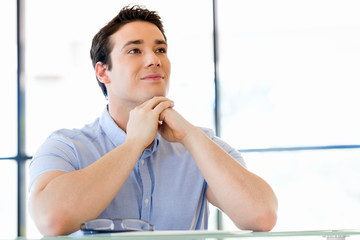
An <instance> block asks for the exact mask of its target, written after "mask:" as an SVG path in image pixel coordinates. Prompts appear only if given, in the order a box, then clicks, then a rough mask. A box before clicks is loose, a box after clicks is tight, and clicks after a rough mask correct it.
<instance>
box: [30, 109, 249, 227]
mask: <svg viewBox="0 0 360 240" xmlns="http://www.w3.org/2000/svg"><path fill="white" fill-rule="evenodd" d="M200 129H201V130H202V131H203V132H204V133H205V134H206V135H207V136H209V138H211V139H212V140H213V141H214V142H215V143H217V144H218V145H219V146H221V147H222V148H223V149H224V150H225V151H226V152H228V153H229V154H230V155H231V156H232V157H234V158H235V159H236V160H237V161H238V162H240V163H241V164H242V165H243V166H245V163H244V161H243V159H242V157H241V155H240V153H239V152H238V151H237V150H236V149H234V148H232V147H230V146H229V145H228V144H226V143H225V142H223V141H222V140H220V139H219V138H217V137H215V136H214V133H213V131H212V130H209V129H205V128H200ZM125 138H126V133H125V132H124V131H122V130H121V128H119V127H118V126H117V125H116V124H115V122H114V121H113V119H112V118H111V117H110V115H109V113H108V111H107V108H105V110H104V112H103V114H102V116H101V117H100V118H98V119H96V120H95V121H94V122H93V123H91V124H89V125H86V126H84V127H83V128H82V129H73V130H68V129H62V130H59V131H56V132H54V133H53V134H52V135H50V136H49V137H48V139H47V140H46V141H45V142H44V143H43V144H42V145H41V146H40V148H39V149H38V151H37V153H36V154H35V155H34V157H33V159H32V161H31V164H30V187H31V184H32V183H33V182H34V180H35V179H36V178H37V177H38V176H39V175H41V174H43V173H45V172H48V171H55V170H58V171H65V172H71V171H75V170H79V169H82V168H85V167H87V166H89V165H90V164H92V163H94V162H95V161H96V160H98V159H99V158H101V157H102V156H103V155H104V154H106V153H107V152H109V151H111V150H112V149H114V148H116V147H117V146H119V145H121V144H122V143H123V142H124V141H125ZM206 188H207V183H206V181H205V179H204V177H203V176H202V174H201V172H200V171H199V169H198V167H197V166H196V164H195V161H194V159H193V158H192V156H191V154H190V153H189V152H188V151H187V150H186V149H185V148H184V147H183V145H181V144H180V143H170V142H168V141H166V140H165V139H164V138H162V137H161V135H160V134H157V135H156V138H155V141H154V144H153V145H152V147H151V148H150V149H146V150H145V151H144V152H143V153H142V155H141V156H140V158H139V159H138V161H137V164H136V166H135V168H134V169H133V171H132V172H131V174H130V176H129V177H128V179H127V180H126V182H125V183H124V185H123V186H122V188H121V189H120V191H119V192H118V193H117V195H116V196H115V198H114V199H113V201H112V202H111V203H110V204H109V206H108V207H107V208H106V209H105V210H104V211H103V212H102V213H101V214H100V216H98V218H137V219H142V220H145V221H148V222H150V223H152V224H153V225H154V227H155V230H199V229H207V225H208V222H207V221H208V215H209V210H208V201H207V199H206V194H205V193H206ZM89 201H91V199H89Z"/></svg>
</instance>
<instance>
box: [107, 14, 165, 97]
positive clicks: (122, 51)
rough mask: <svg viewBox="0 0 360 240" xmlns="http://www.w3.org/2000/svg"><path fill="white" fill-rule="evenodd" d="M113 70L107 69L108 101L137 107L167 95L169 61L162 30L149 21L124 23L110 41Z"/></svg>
mask: <svg viewBox="0 0 360 240" xmlns="http://www.w3.org/2000/svg"><path fill="white" fill-rule="evenodd" d="M110 41H111V43H112V44H113V50H112V51H111V53H110V58H111V63H112V68H111V70H106V74H107V76H108V78H109V80H110V82H109V83H108V84H107V91H108V96H109V101H110V100H111V98H113V100H115V101H122V103H124V101H126V103H130V104H140V103H142V102H145V101H146V100H148V99H150V98H152V97H154V96H166V94H167V90H168V88H169V78H170V61H169V59H168V57H167V44H166V41H165V38H164V36H163V34H162V33H161V31H160V30H159V29H158V28H157V27H156V25H154V24H152V23H149V22H142V21H136V22H132V23H128V24H125V25H124V26H122V27H121V28H120V29H119V30H118V31H117V32H115V33H114V34H113V35H112V36H111V38H110Z"/></svg>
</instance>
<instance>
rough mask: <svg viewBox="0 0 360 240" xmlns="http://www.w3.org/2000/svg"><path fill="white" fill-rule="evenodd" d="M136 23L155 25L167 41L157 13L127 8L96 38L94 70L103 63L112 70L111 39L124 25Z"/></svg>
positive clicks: (101, 85) (144, 9)
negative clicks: (143, 22)
mask: <svg viewBox="0 0 360 240" xmlns="http://www.w3.org/2000/svg"><path fill="white" fill-rule="evenodd" d="M135 21H145V22H150V23H152V24H155V25H156V26H157V27H158V28H159V30H160V31H161V33H162V34H163V35H164V38H165V40H166V36H165V32H164V27H163V25H162V21H161V18H160V16H159V15H158V14H157V12H155V11H150V10H148V9H146V8H144V7H142V6H139V5H134V6H132V7H130V6H126V7H124V8H123V9H121V10H120V12H119V13H118V15H116V16H115V17H114V18H113V19H112V20H111V21H110V22H109V23H108V24H106V25H105V26H104V27H103V28H101V29H100V31H99V32H98V33H97V34H96V35H95V36H94V38H93V40H92V45H91V49H90V57H91V61H92V65H93V67H94V68H95V66H96V63H97V62H102V63H103V64H106V65H107V67H108V69H109V70H111V59H110V53H111V51H112V49H113V46H112V44H111V41H110V37H111V35H112V34H114V33H115V32H117V31H118V30H119V28H120V27H122V26H123V25H125V24H127V23H131V22H135ZM96 80H97V82H98V84H99V86H100V88H101V90H102V92H103V94H104V96H105V97H107V91H106V87H105V84H104V83H102V82H100V81H99V79H98V78H97V77H96Z"/></svg>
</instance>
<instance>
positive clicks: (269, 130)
mask: <svg viewBox="0 0 360 240" xmlns="http://www.w3.org/2000/svg"><path fill="white" fill-rule="evenodd" d="M359 7H360V4H359V2H357V1H350V0H347V1H324V0H316V1H282V0H277V1H262V0H258V1H219V2H218V15H219V16H218V23H219V25H218V29H219V59H220V61H219V81H220V89H221V92H220V97H221V100H220V109H221V134H222V137H223V138H224V139H225V140H227V141H228V142H230V143H231V144H232V145H233V146H237V147H238V148H239V149H243V150H254V149H259V151H258V153H256V151H254V152H253V151H252V152H248V151H244V153H243V155H244V158H245V160H246V162H247V163H248V165H249V169H250V170H252V171H254V172H255V173H259V174H260V176H263V177H264V178H265V179H266V180H268V181H271V182H272V187H273V188H274V190H275V192H276V193H277V194H278V197H279V204H280V205H279V222H278V224H277V226H276V229H278V230H290V229H291V230H295V229H298V230H304V229H324V228H340V229H341V228H344V227H345V228H346V227H347V228H349V227H350V226H354V225H355V223H356V220H355V219H354V218H353V217H352V215H354V213H351V212H352V211H353V210H355V209H359V207H360V205H359V203H358V202H359V201H358V199H357V196H356V194H355V192H356V189H355V188H351V187H350V186H348V184H349V179H353V180H354V179H357V175H358V174H357V173H355V172H354V171H352V170H351V169H353V168H357V167H360V161H359V157H358V154H359V152H358V150H351V149H348V150H346V149H343V150H318V151H309V152H308V151H304V152H303V151H291V152H278V151H275V150H276V149H274V148H286V147H304V146H305V147H304V148H305V149H310V147H314V146H334V145H340V146H342V145H348V144H350V145H352V144H354V145H356V144H359V143H360V138H359V136H360V128H359V127H358V125H359V124H358V123H359V120H360V115H359V114H358V111H357V108H358V107H357V103H358V102H360V95H359V94H358V91H357V89H358V87H357V86H358V81H359V78H360V73H359V71H358V66H359V65H360V57H359V52H360V16H359V14H358V11H357V10H358V9H359ZM344 147H346V146H344ZM268 148H270V150H271V149H273V151H271V152H264V151H262V150H261V149H263V150H264V149H265V150H266V149H268ZM261 173H263V175H262V174H261ZM354 182H355V181H354ZM340 203H341V204H340ZM344 205H345V206H344ZM326 210H327V211H328V212H329V214H328V215H326V214H324V212H325V211H326ZM306 214H308V215H311V219H309V217H308V215H306ZM331 216H333V217H331ZM350 228H351V227H350Z"/></svg>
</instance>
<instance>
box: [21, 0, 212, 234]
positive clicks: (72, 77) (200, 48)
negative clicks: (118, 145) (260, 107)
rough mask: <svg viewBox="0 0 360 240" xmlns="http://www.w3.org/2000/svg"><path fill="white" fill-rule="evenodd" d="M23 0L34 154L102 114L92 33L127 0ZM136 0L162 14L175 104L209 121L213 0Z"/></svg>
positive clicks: (29, 143)
mask: <svg viewBox="0 0 360 240" xmlns="http://www.w3.org/2000/svg"><path fill="white" fill-rule="evenodd" d="M26 3H27V4H26V9H25V11H26V50H25V59H26V70H25V72H26V77H27V78H26V117H27V118H26V152H27V154H28V155H29V156H32V155H33V154H34V153H35V151H36V149H37V148H38V147H39V145H40V144H41V143H42V142H43V141H44V140H45V138H46V137H47V136H48V135H49V134H50V133H51V132H53V131H55V130H57V129H60V128H81V127H82V126H83V125H85V124H87V123H90V122H92V121H94V120H95V119H96V118H97V117H99V116H100V115H101V113H102V111H103V109H104V108H105V105H106V103H107V102H106V101H105V98H104V96H103V95H102V92H101V89H100V88H99V87H98V85H97V82H96V78H95V73H94V70H93V67H92V64H91V60H90V54H89V51H90V46H91V41H92V38H93V36H94V35H95V34H96V33H97V31H98V30H99V29H100V28H101V27H103V26H104V25H105V24H106V23H107V22H108V21H110V20H111V19H112V18H113V17H114V16H115V15H116V14H117V13H118V12H119V10H120V9H121V8H122V7H124V6H126V5H127V4H130V3H131V1H115V0H114V1H105V2H104V4H101V5H99V4H98V2H97V1H75V2H74V1H63V0H61V1H51V2H49V1H47V0H31V1H27V2H26ZM137 3H138V4H140V5H145V6H146V7H148V8H149V9H154V10H156V11H157V12H158V13H159V14H160V16H161V17H162V20H163V23H164V28H165V34H166V36H167V38H168V45H169V49H168V50H169V52H168V55H169V58H170V61H171V64H172V69H171V81H170V90H169V98H171V99H173V100H174V101H175V108H176V109H177V110H178V111H179V112H180V113H182V114H183V115H184V117H185V118H187V119H188V120H189V121H191V122H193V123H194V124H196V125H199V126H204V127H209V128H214V122H213V121H214V120H213V98H214V86H213V81H214V77H213V60H212V59H213V57H212V24H211V23H212V4H211V2H208V1H204V0H203V1H196V2H193V1H190V0H186V1H182V2H179V3H175V4H174V3H173V2H170V1H160V0H157V1H151V3H150V2H149V1H138V2H137ZM69 4H70V5H71V8H69ZM84 4H86V11H83V10H84ZM190 5H191V6H192V8H191V9H189V7H188V6H190ZM44 9H46V10H44ZM198 9H202V12H201V14H202V15H201V18H199V19H198V20H197V21H196V23H194V22H192V19H191V18H187V17H184V16H183V13H184V12H187V14H190V15H196V14H198ZM65 12H66V17H64V13H65ZM80 12H81V15H79V13H80ZM80 16H81V17H80ZM179 19H182V20H181V21H179ZM185 27H186V31H181V30H180V29H183V28H185ZM39 36H41V37H39ZM199 94H201V95H200V96H201V98H199ZM27 220H28V223H27V224H28V230H27V232H28V236H35V237H38V236H39V233H38V232H37V231H36V229H34V225H33V223H32V220H31V218H30V217H28V218H27Z"/></svg>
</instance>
